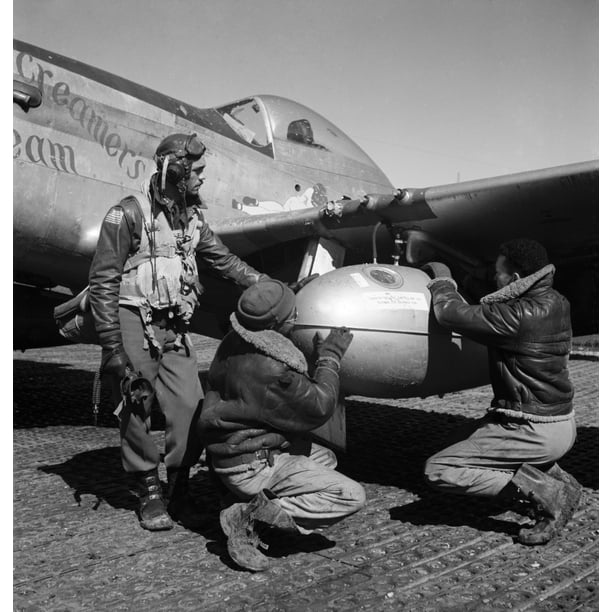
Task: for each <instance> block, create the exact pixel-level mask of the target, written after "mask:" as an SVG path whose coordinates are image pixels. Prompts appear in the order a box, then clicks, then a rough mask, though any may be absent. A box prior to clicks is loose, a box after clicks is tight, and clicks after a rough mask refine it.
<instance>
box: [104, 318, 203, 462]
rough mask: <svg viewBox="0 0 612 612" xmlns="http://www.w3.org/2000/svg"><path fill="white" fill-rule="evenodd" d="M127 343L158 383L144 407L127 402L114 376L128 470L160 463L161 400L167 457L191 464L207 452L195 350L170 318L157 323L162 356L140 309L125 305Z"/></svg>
mask: <svg viewBox="0 0 612 612" xmlns="http://www.w3.org/2000/svg"><path fill="white" fill-rule="evenodd" d="M170 321H171V320H170ZM119 322H120V326H121V336H122V339H123V346H124V348H125V352H126V353H127V355H128V357H129V358H130V361H131V362H132V364H133V366H134V368H135V369H136V370H137V371H140V372H141V374H142V375H143V376H144V377H145V378H147V379H148V380H149V381H150V383H151V384H152V385H153V388H154V390H155V395H154V396H152V397H151V398H150V399H149V400H148V401H147V402H144V403H143V404H141V405H140V406H133V405H131V404H130V403H126V402H123V401H122V397H121V389H120V382H121V381H120V380H119V379H118V378H117V377H114V378H113V381H112V394H113V401H114V404H115V406H117V411H116V414H117V416H118V417H119V422H120V429H119V436H120V440H121V462H122V464H123V468H124V470H125V471H126V472H144V471H148V470H152V469H154V468H156V467H157V465H158V464H159V460H160V453H159V449H158V447H157V445H156V444H155V440H154V439H153V437H152V436H151V435H150V429H151V410H152V409H153V407H154V403H155V402H156V403H157V405H158V406H159V409H160V410H161V412H162V414H163V415H164V417H165V421H166V425H165V456H164V463H165V464H166V467H168V468H179V467H189V466H192V465H194V464H195V463H196V461H197V460H198V459H199V457H200V455H201V453H202V451H203V448H204V447H203V444H202V442H201V441H200V439H199V437H198V435H197V432H196V424H197V420H198V418H197V417H198V415H199V412H200V410H201V404H202V399H203V398H204V393H203V391H202V385H201V384H200V379H199V378H198V363H197V356H196V353H195V351H194V350H193V349H192V350H190V351H188V350H187V349H186V348H185V347H184V346H182V345H181V346H180V347H179V348H176V347H175V346H174V341H175V340H176V336H177V334H176V331H175V330H174V329H173V328H172V326H168V325H167V324H166V323H160V324H155V323H154V324H153V330H154V332H155V337H156V339H157V341H158V342H159V343H160V345H161V346H162V353H161V358H160V356H159V355H158V354H157V352H156V351H154V350H153V351H152V350H151V348H150V347H149V345H148V342H145V335H144V326H143V323H142V319H141V317H140V313H139V312H138V311H137V310H135V309H132V308H127V307H123V306H120V307H119Z"/></svg>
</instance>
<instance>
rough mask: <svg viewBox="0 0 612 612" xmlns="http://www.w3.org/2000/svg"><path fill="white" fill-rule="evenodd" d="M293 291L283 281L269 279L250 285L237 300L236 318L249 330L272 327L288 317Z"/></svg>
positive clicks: (293, 306) (293, 297) (292, 301)
mask: <svg viewBox="0 0 612 612" xmlns="http://www.w3.org/2000/svg"><path fill="white" fill-rule="evenodd" d="M294 308H295V293H293V291H291V289H289V287H287V285H285V284H284V283H281V282H280V281H278V280H274V279H269V280H263V281H260V282H258V283H256V284H254V285H251V286H250V287H249V288H248V289H246V290H245V291H244V293H243V294H242V295H241V296H240V299H239V300H238V306H237V308H236V318H237V319H238V322H239V323H240V324H241V325H242V326H243V327H246V328H247V329H250V330H262V329H272V328H273V327H276V326H277V325H279V324H280V323H282V322H283V321H285V320H286V319H288V318H289V316H290V315H291V313H292V312H293V309H294Z"/></svg>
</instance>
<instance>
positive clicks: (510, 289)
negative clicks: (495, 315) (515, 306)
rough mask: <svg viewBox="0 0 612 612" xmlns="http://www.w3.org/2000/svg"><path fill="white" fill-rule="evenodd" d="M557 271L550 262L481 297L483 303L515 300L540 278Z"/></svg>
mask: <svg viewBox="0 0 612 612" xmlns="http://www.w3.org/2000/svg"><path fill="white" fill-rule="evenodd" d="M554 273H555V266H553V265H552V264H548V265H547V266H544V267H543V268H540V269H539V270H537V271H536V272H534V273H533V274H530V275H529V276H525V277H524V278H519V279H518V280H515V281H514V282H512V283H510V284H508V285H506V286H505V287H502V288H501V289H498V290H497V291H494V292H493V293H489V294H488V295H485V296H484V297H482V298H481V299H480V303H481V304H494V303H496V302H508V301H509V300H513V299H515V298H518V297H520V296H521V295H523V294H524V293H527V291H529V289H531V287H533V286H534V285H535V284H536V283H537V282H538V281H539V280H541V279H543V278H544V277H545V276H547V275H548V274H554Z"/></svg>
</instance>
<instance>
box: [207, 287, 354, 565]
mask: <svg viewBox="0 0 612 612" xmlns="http://www.w3.org/2000/svg"><path fill="white" fill-rule="evenodd" d="M295 318H296V309H295V294H294V293H293V292H292V291H291V290H290V289H289V288H288V287H287V286H286V285H284V284H283V283H281V282H279V281H275V280H265V281H261V282H259V283H257V284H255V285H253V286H252V287H249V288H248V289H247V290H246V291H245V292H244V293H243V294H242V296H241V297H240V300H239V302H238V306H237V309H236V312H234V313H233V314H232V315H231V317H230V321H231V325H232V329H231V331H230V332H229V333H228V334H227V335H226V336H225V338H224V339H223V341H222V342H221V344H220V345H219V347H218V349H217V352H216V355H215V358H214V359H213V362H212V364H211V366H210V370H209V374H208V385H209V390H208V392H207V394H206V398H205V400H204V406H203V410H202V415H201V418H200V421H199V427H200V433H201V435H202V436H203V438H204V441H205V444H206V452H207V457H208V459H209V465H210V464H212V468H213V470H214V472H215V475H216V476H217V477H218V478H219V479H220V480H221V483H222V484H223V485H224V487H225V488H226V489H227V490H228V491H229V492H230V493H231V494H232V495H233V496H234V498H237V499H238V500H239V501H238V502H237V503H234V504H233V505H230V506H229V507H227V508H225V509H223V510H222V511H221V516H220V522H221V527H222V529H223V531H224V532H225V534H226V535H227V538H228V542H227V546H228V552H229V554H230V556H231V558H232V559H233V560H234V561H235V562H236V563H237V564H238V565H240V566H241V567H244V568H247V569H249V570H251V571H261V570H265V569H266V568H267V567H268V565H269V563H268V559H267V557H265V556H264V555H263V554H262V553H261V552H260V551H259V550H258V546H259V544H260V543H261V541H260V534H259V533H258V529H259V528H260V527H261V526H263V525H267V526H272V527H275V528H277V529H281V530H285V531H289V532H296V533H298V532H301V533H309V531H310V530H311V529H314V528H318V527H325V526H328V525H330V524H332V523H335V522H337V521H339V520H340V519H342V518H344V517H346V516H347V515H349V514H352V513H354V512H356V511H357V510H359V509H360V508H362V507H363V506H364V504H365V492H364V490H363V487H362V486H361V485H360V484H359V483H357V482H354V481H353V480H351V479H350V478H347V477H346V476H344V475H342V474H340V473H339V472H337V471H336V470H335V469H334V468H335V467H336V457H335V455H334V453H333V452H332V451H331V450H329V449H327V448H324V447H322V446H319V445H317V444H314V443H311V441H310V440H309V438H308V432H310V431H311V430H313V429H316V428H317V427H319V426H320V425H322V424H323V423H325V422H326V421H327V420H328V419H329V418H330V417H331V416H332V414H333V412H334V410H335V408H336V406H337V402H338V391H339V376H338V373H339V370H340V361H341V359H342V357H343V355H344V353H345V352H346V350H347V348H348V346H349V344H350V343H351V340H352V334H351V333H350V331H349V330H348V329H346V328H340V329H332V330H331V332H330V333H329V335H328V336H327V338H326V339H325V340H323V341H322V342H319V348H318V356H317V357H316V362H315V366H314V372H313V374H312V376H310V375H309V372H308V365H307V363H306V359H305V357H304V355H303V353H302V352H301V351H300V350H299V349H298V348H297V347H296V346H295V345H294V344H293V342H291V340H290V339H289V338H288V335H289V333H290V332H291V329H292V327H293V323H294V321H295Z"/></svg>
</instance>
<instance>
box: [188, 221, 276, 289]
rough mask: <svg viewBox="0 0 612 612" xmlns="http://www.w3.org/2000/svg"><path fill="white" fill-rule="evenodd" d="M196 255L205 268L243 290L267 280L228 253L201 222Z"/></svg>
mask: <svg viewBox="0 0 612 612" xmlns="http://www.w3.org/2000/svg"><path fill="white" fill-rule="evenodd" d="M196 255H197V257H198V258H199V259H200V261H202V262H203V263H204V264H205V266H206V267H207V268H209V269H211V270H213V271H214V272H216V273H217V274H218V275H220V276H222V277H223V278H227V279H230V280H232V281H234V282H235V283H236V284H237V285H239V286H241V287H244V288H246V287H250V286H251V285H253V284H255V283H256V282H258V281H260V280H263V279H265V278H269V277H268V276H267V275H266V274H262V273H260V272H258V271H257V270H255V268H252V267H251V266H249V265H248V264H247V263H245V262H244V261H242V259H240V258H239V257H237V256H236V255H234V254H233V253H230V251H229V249H228V248H227V247H226V246H225V245H224V244H223V242H222V241H221V239H220V238H219V237H218V236H217V235H216V234H215V233H214V232H213V231H212V230H211V229H210V227H209V226H208V224H207V223H206V222H205V221H203V225H202V229H201V231H200V242H199V243H198V245H197V247H196Z"/></svg>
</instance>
